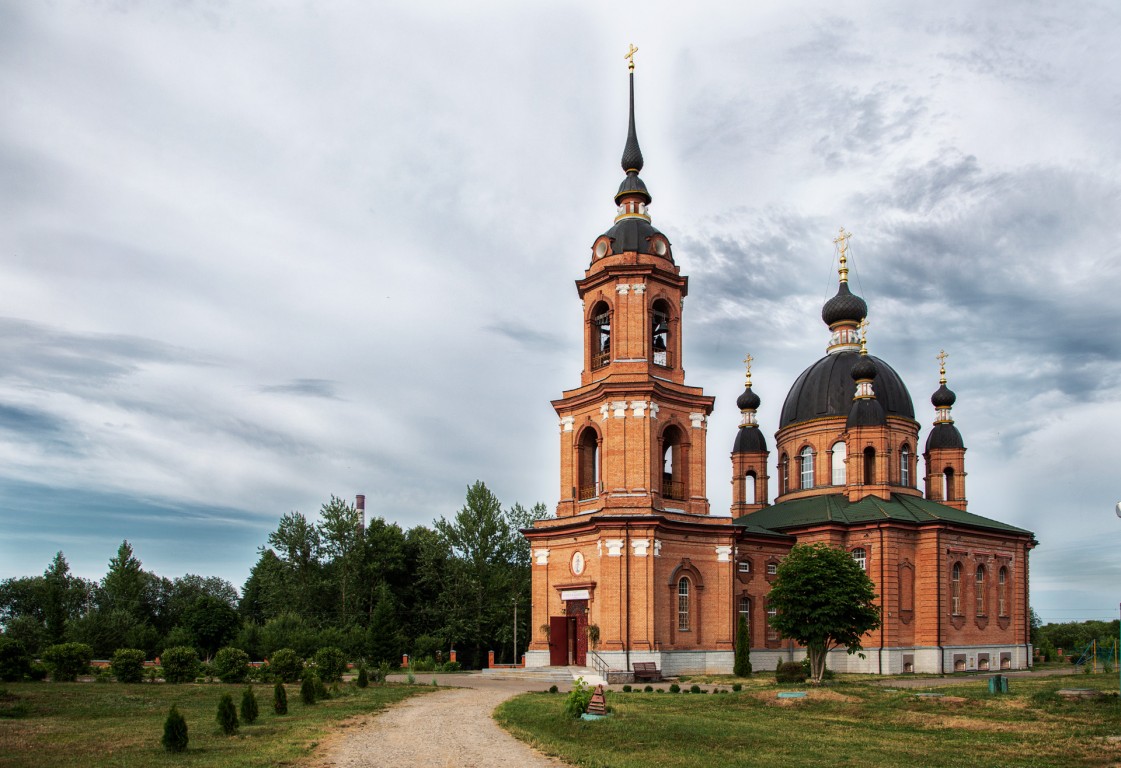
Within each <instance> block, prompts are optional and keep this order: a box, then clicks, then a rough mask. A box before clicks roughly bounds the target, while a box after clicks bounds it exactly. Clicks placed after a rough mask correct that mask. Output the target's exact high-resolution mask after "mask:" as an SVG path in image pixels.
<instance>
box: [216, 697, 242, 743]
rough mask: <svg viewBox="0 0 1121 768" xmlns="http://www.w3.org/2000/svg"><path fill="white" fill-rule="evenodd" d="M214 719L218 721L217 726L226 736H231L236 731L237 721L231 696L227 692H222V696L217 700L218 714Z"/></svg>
mask: <svg viewBox="0 0 1121 768" xmlns="http://www.w3.org/2000/svg"><path fill="white" fill-rule="evenodd" d="M215 719H216V720H217V721H218V727H219V728H221V729H222V733H224V734H226V735H227V736H233V735H234V734H235V733H237V728H238V725H239V723H238V721H237V709H235V708H234V699H233V696H230V694H228V693H223V694H222V698H221V699H219V701H218V715H217V716H216V718H215Z"/></svg>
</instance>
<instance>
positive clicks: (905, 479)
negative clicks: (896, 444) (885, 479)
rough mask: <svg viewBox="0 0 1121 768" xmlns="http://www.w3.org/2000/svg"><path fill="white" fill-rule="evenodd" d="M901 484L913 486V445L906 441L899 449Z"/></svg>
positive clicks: (906, 486)
mask: <svg viewBox="0 0 1121 768" xmlns="http://www.w3.org/2000/svg"><path fill="white" fill-rule="evenodd" d="M899 484H900V485H902V486H903V487H904V488H910V487H911V446H909V445H907V444H906V443H903V447H902V448H900V449H899Z"/></svg>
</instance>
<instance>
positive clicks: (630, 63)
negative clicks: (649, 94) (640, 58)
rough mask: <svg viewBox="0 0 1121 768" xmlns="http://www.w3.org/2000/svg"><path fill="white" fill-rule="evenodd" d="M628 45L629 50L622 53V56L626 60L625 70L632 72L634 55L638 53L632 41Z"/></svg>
mask: <svg viewBox="0 0 1121 768" xmlns="http://www.w3.org/2000/svg"><path fill="white" fill-rule="evenodd" d="M629 45H630V50H628V51H627V52H626V54H624V55H623V58H624V59H626V60H627V71H628V72H634V55H635V54H636V53H638V48H637V47H636V46H635V44H634V43H630V44H629Z"/></svg>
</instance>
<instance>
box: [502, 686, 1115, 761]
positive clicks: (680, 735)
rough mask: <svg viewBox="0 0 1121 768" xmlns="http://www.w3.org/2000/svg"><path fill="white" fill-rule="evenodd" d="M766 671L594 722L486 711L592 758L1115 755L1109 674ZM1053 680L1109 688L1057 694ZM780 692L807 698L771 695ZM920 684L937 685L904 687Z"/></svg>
mask: <svg viewBox="0 0 1121 768" xmlns="http://www.w3.org/2000/svg"><path fill="white" fill-rule="evenodd" d="M767 677H768V678H769V679H752V680H750V681H741V682H743V683H744V690H743V691H740V692H738V693H732V692H729V693H726V694H714V693H712V691H713V690H714V688H722V689H724V690H729V689H730V685H729V683H730V682H731V681H730V680H725V681H723V684H716V685H714V684H713V683H712V682H711V681H710V682H708V683H707V684H705V683H702V684H701V688H702V689H703V690H705V691H707V692H708V693H707V694H704V695H700V694H687V693H677V694H672V693H622V692H615V693H610V692H609V693H608V696H607V703H608V706H609V707H611V708H613V710H614V711H613V712H612V714H611V715H610V716H609V717H608V718H606V719H604V720H599V721H594V722H585V721H577V720H572V719H568V718H565V717H564V716H563V714H562V709H563V706H564V699H565V695H564V694H546V693H535V694H525V695H522V696H519V697H517V698H515V699H511V700H510V701H507V702H505V703H504V704H503V705H502V706H500V707H499V709H498V710H497V712H496V717H497V719H498V721H499V723H501V724H502V725H503V726H504V727H506V728H507V729H508V730H510V731H511V732H512V733H514V734H515V735H517V736H518V737H519V738H521V739H523V740H525V741H527V742H529V743H531V744H533V745H534V746H536V747H537V748H538V749H541V750H542V751H544V752H546V753H548V754H551V755H556V756H558V757H560V758H562V759H564V760H567V761H569V762H571V763H574V764H576V765H581V766H596V767H597V768H599V767H603V768H608V767H610V768H677V767H680V768H698V767H699V766H705V767H706V768H709V767H711V766H830V768H834V767H835V766H861V767H862V768H865V767H875V766H884V767H885V768H888V767H890V768H897V767H898V766H931V767H937V768H944V767H947V766H949V767H952V766H967V767H968V768H990V767H996V766H1063V767H1064V768H1066V767H1068V766H1114V765H1121V740H1118V739H1121V705H1119V702H1118V697H1117V694H1116V691H1117V676H1116V675H1112V676H1107V675H1074V676H1069V677H1057V678H1056V677H1050V678H1039V679H1024V678H1015V677H1014V678H1011V679H1010V686H1011V692H1010V693H1009V694H1008V695H1000V696H992V695H989V693H988V686H987V678H980V679H978V678H973V679H971V680H969V681H968V682H965V681H963V682H962V683H961V684H960V685H953V686H950V687H940V688H931V689H909V690H891V689H890V688H885V687H881V686H878V685H872V684H871V683H869V682H866V681H852V680H845V681H840V682H836V683H834V684H831V685H829V686H827V687H824V688H820V689H811V688H806V687H803V686H797V685H795V686H790V685H785V686H777V685H775V683H774V678H773V676H767ZM693 682H696V681H689V682H687V683H683V684H682V686H681V687H682V688H683V689H685V690H688V688H689V687H690V686H691V685H692V684H693ZM889 685H890V684H889ZM658 687H663V688H664V687H666V686H665V685H660V686H658ZM1059 688H1096V689H1098V690H1103V691H1106V690H1108V691H1110V692H1111V693H1110V695H1108V696H1107V697H1106V698H1103V699H1099V700H1097V701H1085V702H1068V701H1065V700H1063V699H1060V698H1059V697H1057V696H1056V695H1055V691H1056V690H1058V689H1059ZM780 690H781V691H792V690H803V691H807V696H806V698H804V699H782V700H780V699H778V698H777V697H776V693H778V691H780ZM925 692H935V693H941V694H943V695H942V696H941V697H919V696H916V694H917V693H925ZM1110 737H1113V738H1110Z"/></svg>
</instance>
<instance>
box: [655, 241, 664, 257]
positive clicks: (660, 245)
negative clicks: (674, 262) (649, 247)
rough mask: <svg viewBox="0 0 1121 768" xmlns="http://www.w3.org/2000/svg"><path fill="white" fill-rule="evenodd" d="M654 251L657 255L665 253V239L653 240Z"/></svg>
mask: <svg viewBox="0 0 1121 768" xmlns="http://www.w3.org/2000/svg"><path fill="white" fill-rule="evenodd" d="M654 253H656V254H658V255H659V256H665V255H666V241H665V240H655V241H654Z"/></svg>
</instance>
